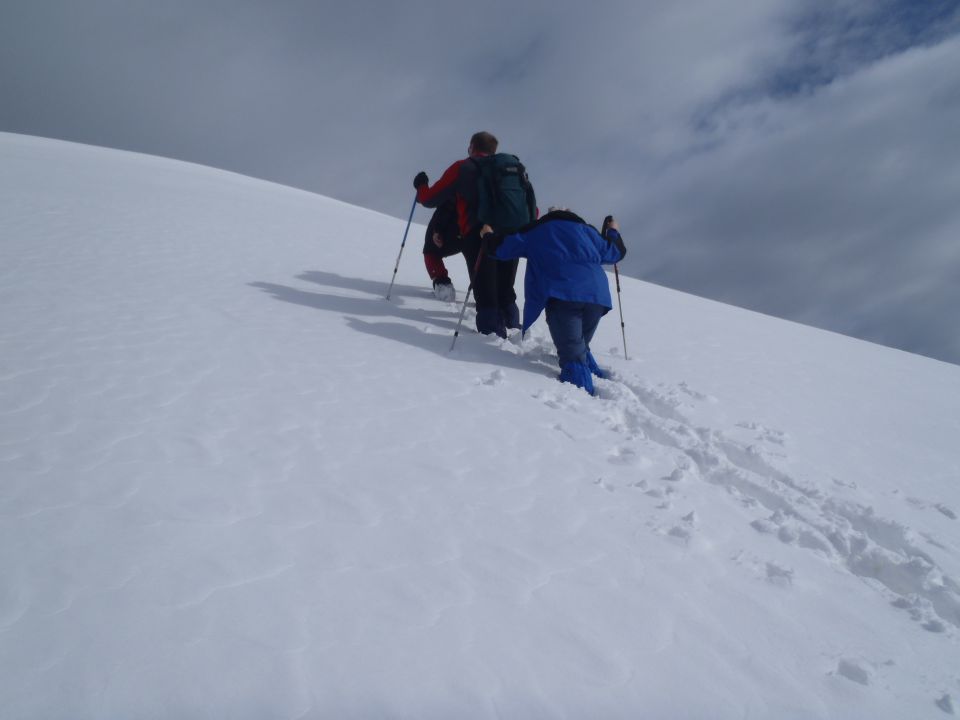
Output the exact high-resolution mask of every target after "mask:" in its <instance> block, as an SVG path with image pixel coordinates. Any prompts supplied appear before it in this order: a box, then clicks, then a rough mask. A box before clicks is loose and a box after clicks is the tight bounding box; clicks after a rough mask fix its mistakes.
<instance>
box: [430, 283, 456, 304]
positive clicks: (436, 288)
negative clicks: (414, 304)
mask: <svg viewBox="0 0 960 720" xmlns="http://www.w3.org/2000/svg"><path fill="white" fill-rule="evenodd" d="M433 294H434V295H435V296H436V298H437V300H442V301H443V302H454V301H455V300H456V299H457V291H456V290H454V289H453V283H452V282H451V281H450V278H448V277H441V278H437V279H436V280H434V281H433Z"/></svg>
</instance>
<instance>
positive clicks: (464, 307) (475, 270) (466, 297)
mask: <svg viewBox="0 0 960 720" xmlns="http://www.w3.org/2000/svg"><path fill="white" fill-rule="evenodd" d="M482 260H483V241H482V240H481V242H480V252H479V253H477V261H476V262H475V263H474V264H473V273H472V274H471V275H470V284H469V285H468V286H467V293H466V295H464V297H463V305H462V306H461V307H460V319H459V320H457V329H456V330H455V331H454V333H453V342H452V343H450V349H449V350H448V351H447V352H453V346H454V345H456V344H457V336H459V335H460V326H461V325H462V324H463V314H464V313H465V312H466V311H467V301H468V300H470V292H471V291H472V290H473V279H474V278H475V277H476V276H477V273H478V272H480V262H481V261H482Z"/></svg>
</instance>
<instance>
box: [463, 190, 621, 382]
mask: <svg viewBox="0 0 960 720" xmlns="http://www.w3.org/2000/svg"><path fill="white" fill-rule="evenodd" d="M480 236H481V237H482V238H483V241H484V248H485V251H486V252H487V253H489V254H490V255H491V256H492V257H495V258H497V259H498V260H512V259H514V258H520V257H525V258H527V274H526V278H525V279H524V292H525V295H526V298H525V300H524V306H523V332H526V331H527V328H529V327H530V326H531V325H533V323H534V322H535V321H536V319H537V318H538V317H540V313H541V312H543V311H544V310H546V314H547V326H548V327H549V328H550V336H551V337H552V338H553V343H554V345H556V346H557V358H558V360H559V363H560V381H561V382H570V383H573V384H574V385H576V386H577V387H582V388H583V389H584V390H586V391H587V392H588V393H590V394H591V395H593V394H594V388H593V377H592V376H593V375H596V376H597V377H601V378H602V377H604V373H603V371H602V370H601V369H600V368H599V367H598V366H597V362H596V360H594V358H593V354H592V353H591V352H590V340H591V339H592V338H593V333H594V331H596V329H597V324H598V323H599V322H600V318H602V317H603V316H604V315H606V314H607V313H608V312H609V311H610V310H611V309H612V308H613V301H612V299H611V297H610V283H609V281H608V280H607V274H606V273H605V272H604V271H603V268H602V267H601V266H602V265H604V264H606V265H612V264H613V263H617V262H620V261H621V260H622V259H623V257H624V256H625V255H626V254H627V249H626V247H624V244H623V239H622V238H621V237H620V229H619V226H618V225H617V222H616V221H615V220H612V219H611V221H610V222H609V223H608V224H607V231H606V236H605V237H604V236H601V235H600V233H599V232H598V231H597V229H596V228H595V227H593V226H592V225H587V223H586V222H585V221H584V220H583V219H582V218H580V217H579V216H577V215H575V214H574V213H572V212H570V211H569V210H555V209H553V208H551V210H550V212H548V213H547V214H546V215H544V216H543V217H542V218H540V219H539V220H537V221H536V222H534V223H531V224H530V225H527V226H525V227H524V228H521V229H520V230H519V231H518V232H516V233H514V234H511V235H506V236H503V237H501V236H499V235H497V234H496V233H494V232H493V230H492V229H491V228H490V226H489V225H485V226H483V228H481V230H480Z"/></svg>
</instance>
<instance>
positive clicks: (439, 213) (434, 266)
mask: <svg viewBox="0 0 960 720" xmlns="http://www.w3.org/2000/svg"><path fill="white" fill-rule="evenodd" d="M462 251H463V243H462V241H461V239H460V226H459V225H458V224H457V206H456V203H455V202H454V201H453V200H448V201H447V202H445V203H443V204H442V205H440V206H439V207H438V208H437V209H436V210H434V212H433V216H432V217H431V218H430V222H429V224H428V225H427V232H426V236H425V237H424V239H423V262H424V265H426V266H427V274H428V275H429V276H430V279H431V280H432V281H433V294H434V295H436V296H437V299H438V300H443V301H444V302H454V301H455V300H456V299H457V292H456V290H455V289H454V287H453V281H451V280H450V275H449V273H448V272H447V266H446V265H444V263H443V259H444V258H446V257H450V256H451V255H457V254H459V253H460V252H462ZM471 270H472V267H471V265H470V261H469V260H467V273H468V274H469V273H470V271H471Z"/></svg>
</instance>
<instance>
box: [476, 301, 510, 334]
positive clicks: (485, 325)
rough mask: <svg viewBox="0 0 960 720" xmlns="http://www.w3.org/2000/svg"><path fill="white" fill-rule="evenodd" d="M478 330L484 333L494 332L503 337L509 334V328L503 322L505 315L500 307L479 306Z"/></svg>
mask: <svg viewBox="0 0 960 720" xmlns="http://www.w3.org/2000/svg"><path fill="white" fill-rule="evenodd" d="M477 332H479V333H481V334H483V335H490V334H491V333H492V334H494V335H497V336H498V337H502V338H505V337H506V336H507V328H506V326H505V325H504V324H503V316H502V315H501V314H500V310H499V309H498V308H495V307H484V308H479V307H478V308H477Z"/></svg>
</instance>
